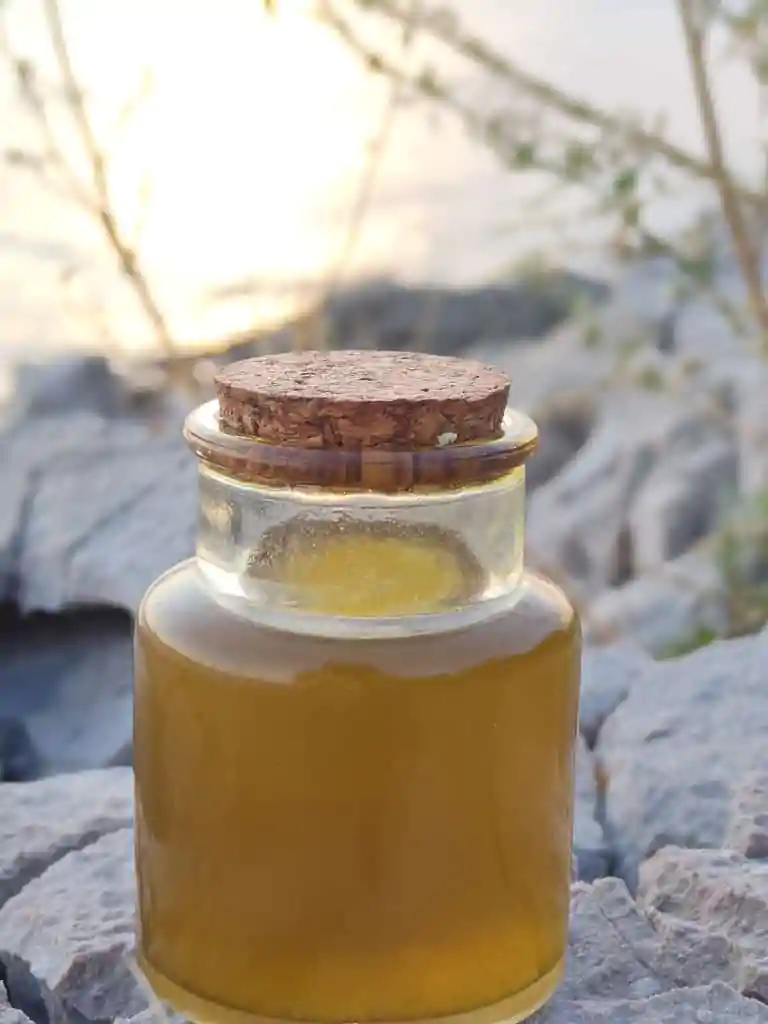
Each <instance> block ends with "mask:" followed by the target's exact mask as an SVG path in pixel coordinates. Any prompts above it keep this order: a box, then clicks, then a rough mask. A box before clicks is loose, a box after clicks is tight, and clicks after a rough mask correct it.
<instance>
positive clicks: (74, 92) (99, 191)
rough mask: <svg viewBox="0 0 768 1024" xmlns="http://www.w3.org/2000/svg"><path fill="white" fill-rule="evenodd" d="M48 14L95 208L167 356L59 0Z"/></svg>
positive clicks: (47, 1)
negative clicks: (121, 219) (116, 203)
mask: <svg viewBox="0 0 768 1024" xmlns="http://www.w3.org/2000/svg"><path fill="white" fill-rule="evenodd" d="M43 8H44V12H45V18H46V22H47V25H48V31H49V33H50V37H51V44H52V46H53V51H54V54H55V57H56V61H57V63H58V66H59V71H60V73H61V76H62V80H63V83H64V89H65V94H66V98H67V101H68V104H69V108H70V111H71V113H72V117H73V119H74V122H75V126H76V128H77V131H78V134H79V136H80V139H81V142H82V144H83V148H84V150H85V154H86V156H87V158H88V162H89V165H90V170H91V177H92V184H93V188H94V192H95V206H94V210H93V212H94V213H95V215H96V216H97V217H98V220H99V222H100V224H101V227H102V230H103V232H104V234H105V236H106V238H107V241H108V242H109V245H110V246H111V248H112V250H113V252H114V253H115V256H116V257H117V260H118V263H119V265H120V269H121V270H122V272H123V274H124V275H125V277H126V279H127V280H128V281H129V282H130V284H131V286H132V288H133V291H134V293H135V295H136V298H137V300H138V302H139V304H140V306H141V308H142V309H143V311H144V313H145V315H146V317H147V319H148V320H149V322H150V323H151V324H152V327H153V329H154V332H155V336H156V338H157V341H158V343H159V345H160V347H161V349H162V351H163V354H164V355H166V356H171V355H173V352H174V348H175V346H174V343H173V339H172V337H171V333H170V331H169V329H168V325H167V323H166V321H165V317H164V316H163V314H162V312H161V310H160V307H159V305H158V303H157V301H156V300H155V297H154V294H153V292H152V289H151V287H150V285H149V282H148V280H147V278H146V276H145V274H144V272H143V271H142V269H141V266H140V264H139V260H138V258H137V256H136V253H135V252H134V250H133V249H132V248H131V247H130V246H129V245H127V244H126V242H125V241H124V239H123V237H122V234H121V232H120V228H119V226H118V222H117V217H116V215H115V212H114V210H113V208H112V202H111V197H110V190H109V179H108V175H107V168H106V162H105V159H104V154H103V153H102V151H101V149H100V147H99V144H98V142H97V140H96V136H95V134H94V132H93V127H92V125H91V121H90V118H89V116H88V111H87V109H86V105H85V99H84V97H83V91H82V89H81V88H80V85H79V83H78V81H77V76H76V74H75V70H74V66H73V64H72V59H71V56H70V52H69V45H68V43H67V38H66V35H65V32H64V25H63V21H62V17H61V9H60V6H59V0H43Z"/></svg>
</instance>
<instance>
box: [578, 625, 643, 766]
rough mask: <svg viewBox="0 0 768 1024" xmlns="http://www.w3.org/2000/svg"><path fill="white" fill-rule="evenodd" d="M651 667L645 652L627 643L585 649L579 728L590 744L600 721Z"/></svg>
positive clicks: (592, 744) (619, 702)
mask: <svg viewBox="0 0 768 1024" xmlns="http://www.w3.org/2000/svg"><path fill="white" fill-rule="evenodd" d="M653 666H654V663H653V661H652V660H651V659H650V658H649V657H648V655H647V654H645V652H643V651H642V650H641V649H640V648H639V647H636V646H635V645H633V644H630V643H619V644H611V645H610V646H608V647H591V646H586V647H585V648H584V654H583V656H582V666H581V700H580V707H579V728H580V730H581V734H582V736H583V737H584V738H585V740H586V741H587V743H588V745H589V746H590V747H594V745H595V743H596V741H597V737H598V735H599V732H600V729H601V728H602V725H603V722H604V721H605V720H606V719H607V718H608V716H609V715H611V714H613V712H614V711H615V710H616V708H617V707H618V706H619V704H621V702H622V701H623V700H625V698H626V697H627V695H628V694H629V692H630V690H631V689H632V687H633V686H634V685H635V683H636V682H637V681H638V680H639V679H641V678H642V676H643V674H644V673H645V672H648V671H652V670H653Z"/></svg>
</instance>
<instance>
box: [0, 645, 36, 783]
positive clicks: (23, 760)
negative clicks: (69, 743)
mask: <svg viewBox="0 0 768 1024" xmlns="http://www.w3.org/2000/svg"><path fill="white" fill-rule="evenodd" d="M0 657H1V655H0ZM7 696H8V695H7V694H6V693H4V694H3V702H2V707H3V710H4V711H7V710H8V708H7V706H6V705H7V703H8V700H7ZM39 773H40V758H39V755H38V752H37V751H36V750H35V747H34V746H33V744H32V739H31V737H30V735H29V731H28V729H27V727H26V725H25V723H24V722H23V721H21V720H20V719H18V718H12V717H11V716H10V715H7V714H4V715H3V716H2V717H0V782H22V781H23V780H25V779H32V778H35V777H36V776H37V775H38V774H39Z"/></svg>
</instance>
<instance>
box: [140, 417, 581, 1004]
mask: <svg viewBox="0 0 768 1024" xmlns="http://www.w3.org/2000/svg"><path fill="white" fill-rule="evenodd" d="M186 437H187V439H188V442H189V443H190V445H191V447H192V448H193V450H194V451H195V452H196V454H197V456H198V458H199V460H200V462H199V473H200V507H199V513H200V516H199V523H200V526H199V538H198V547H197V557H196V558H195V559H193V560H190V561H189V562H185V563H183V564H181V565H179V566H177V567H176V568H174V569H172V570H171V571H170V572H168V573H166V574H165V575H164V576H163V577H161V578H160V579H159V580H158V581H157V582H156V583H155V584H154V585H153V586H152V587H151V588H150V589H149V591H148V593H147V595H146V597H145V599H144V601H143V603H142V606H141V609H140V613H139V617H138V623H137V631H136V690H135V741H134V764H135V775H136V796H137V801H136V857H137V872H138V881H139V921H140V924H139V942H138V957H139V962H140V966H141V967H142V969H143V971H144V972H145V974H146V976H147V977H148V979H149V981H150V983H151V985H152V986H153V988H154V989H155V991H156V992H157V994H158V995H159V996H160V997H161V998H163V999H166V1000H167V1001H168V1002H170V1003H171V1004H172V1005H173V1006H174V1007H175V1008H176V1009H177V1010H179V1011H180V1012H181V1013H183V1014H185V1015H186V1016H188V1017H190V1018H192V1019H194V1020H197V1021H206V1022H207V1021H210V1022H215V1024H219V1022H228V1021H250V1020H254V1019H260V1018H269V1019H276V1020H281V1021H308V1022H318V1024H330V1022H339V1024H341V1022H352V1021H356V1022H366V1021H391V1022H396V1021H432V1020H436V1019H443V1018H452V1019H458V1018H462V1019H463V1018H467V1020H470V1019H471V1020H472V1021H474V1020H477V1021H489V1022H494V1021H500V1020H507V1021H509V1020H522V1019H524V1018H526V1017H528V1016H529V1015H530V1014H531V1013H533V1011H534V1010H535V1009H536V1008H537V1007H538V1006H540V1005H541V1004H542V1003H543V1002H544V1001H545V1000H546V999H547V998H548V997H549V995H550V994H551V993H552V992H553V990H554V988H555V986H556V985H557V982H558V980H559V978H560V975H561V972H562V969H563V960H564V954H565V949H566V934H567V917H568V903H569V882H570V862H571V829H572V804H573V794H572V787H573V782H572V772H573V755H574V747H575V736H576V727H577V705H578V690H579V664H580V632H579V626H578V623H577V620H576V617H575V615H574V612H573V610H572V608H571V607H570V605H569V604H568V602H567V601H566V599H565V598H564V596H563V594H562V593H561V592H560V591H559V590H558V589H557V588H556V587H555V586H554V585H553V584H551V583H549V582H547V581H545V580H543V579H541V578H539V577H536V576H533V575H530V574H527V573H526V572H525V571H524V569H523V522H524V467H523V461H524V459H525V457H526V456H527V455H528V454H529V453H530V451H531V450H532V449H533V447H534V446H535V439H536V432H535V427H534V426H533V424H532V423H531V422H530V420H528V419H527V418H526V417H524V416H522V415H520V414H518V413H515V412H512V411H509V412H507V414H506V416H505V420H504V424H503V430H502V432H501V435H500V436H499V437H497V438H495V439H494V440H492V441H489V442H487V443H485V442H484V443H474V444H453V445H451V444H444V445H438V446H436V447H434V448H433V449H430V450H429V451H419V452H416V453H414V452H403V451H397V452H395V451H375V452H370V453H364V456H363V457H362V458H361V453H360V452H359V451H358V452H349V451H345V450H342V449H331V450H328V449H320V450H315V451H311V450H306V449H301V448H295V447H294V448H291V447H290V446H282V445H275V444H265V443H264V442H262V441H259V440H255V439H253V438H249V437H243V436H239V435H237V434H233V433H231V432H228V431H226V430H224V429H222V426H221V425H220V423H219V418H218V405H217V402H212V403H209V404H207V405H204V406H202V407H201V408H200V409H198V410H196V411H195V412H193V413H192V414H191V416H190V417H189V419H188V421H187V425H186Z"/></svg>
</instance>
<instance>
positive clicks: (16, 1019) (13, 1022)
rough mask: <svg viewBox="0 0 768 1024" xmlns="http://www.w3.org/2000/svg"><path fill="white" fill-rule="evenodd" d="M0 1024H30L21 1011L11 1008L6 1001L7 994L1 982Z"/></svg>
mask: <svg viewBox="0 0 768 1024" xmlns="http://www.w3.org/2000/svg"><path fill="white" fill-rule="evenodd" d="M0 976H1V975H0ZM0 1024H31V1022H30V1020H29V1017H26V1016H25V1015H24V1014H23V1013H22V1012H21V1010H17V1009H15V1007H13V1006H11V1004H10V1002H9V1001H8V993H7V992H6V990H5V987H4V986H3V984H2V982H0Z"/></svg>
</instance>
